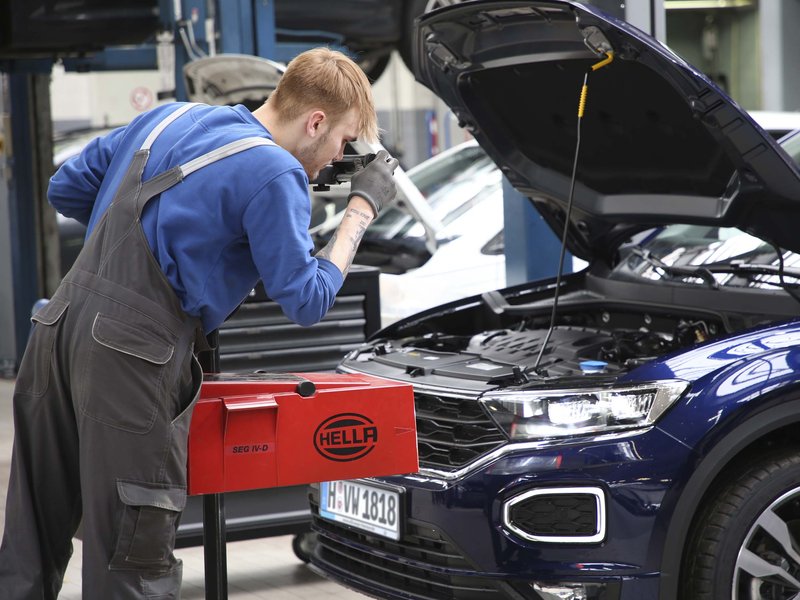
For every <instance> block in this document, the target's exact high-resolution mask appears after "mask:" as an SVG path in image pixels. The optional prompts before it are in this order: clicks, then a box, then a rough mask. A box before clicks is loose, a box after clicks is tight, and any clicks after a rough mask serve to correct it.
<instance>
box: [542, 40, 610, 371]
mask: <svg viewBox="0 0 800 600" xmlns="http://www.w3.org/2000/svg"><path fill="white" fill-rule="evenodd" d="M612 60H614V53H613V52H610V51H609V52H606V56H605V58H603V60H601V61H600V62H597V63H595V64H593V65H592V66H591V68H590V69H589V70H588V71H586V73H584V75H583V86H582V87H581V97H580V100H579V101H578V130H577V140H576V141H575V158H574V159H573V161H572V178H571V180H570V183H569V199H568V200H567V212H566V214H565V215H564V231H563V233H562V235H561V252H560V254H559V256H558V273H557V275H556V289H555V293H554V295H553V309H552V311H551V312H550V326H549V328H548V329H547V335H546V336H545V338H544V341H543V342H542V346H541V348H539V354H538V355H537V357H536V362H535V363H534V365H533V368H532V370H533V371H534V372H536V373H539V364H540V363H541V361H542V356H544V350H545V348H546V347H547V343H548V342H549V341H550V336H551V335H552V334H553V329H554V328H555V324H556V312H557V310H558V296H559V292H560V291H561V276H562V274H563V271H564V255H565V254H566V249H567V233H568V232H569V223H570V216H571V214H572V200H573V196H574V193H575V177H576V173H577V170H578V154H579V152H580V148H581V121H583V111H584V108H585V107H586V95H587V92H588V90H589V86H588V83H587V82H588V80H589V73H591V72H592V71H596V70H597V69H600V68H601V67H605V66H606V65H608V64H610V63H611V61H612Z"/></svg>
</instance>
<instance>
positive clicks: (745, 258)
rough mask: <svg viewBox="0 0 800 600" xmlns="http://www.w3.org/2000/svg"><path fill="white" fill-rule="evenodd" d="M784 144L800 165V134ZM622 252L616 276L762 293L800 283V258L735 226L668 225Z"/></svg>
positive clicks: (789, 138)
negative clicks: (756, 289)
mask: <svg viewBox="0 0 800 600" xmlns="http://www.w3.org/2000/svg"><path fill="white" fill-rule="evenodd" d="M780 143H781V146H782V147H783V149H784V150H785V151H786V152H787V154H789V156H790V157H791V158H792V159H793V160H794V161H795V162H796V163H798V164H800V131H796V132H794V133H792V134H789V135H787V136H786V137H784V138H783V139H782V140H781V142H780ZM624 251H625V252H627V255H626V257H625V259H624V260H623V261H622V262H621V263H620V264H619V265H618V266H617V267H616V268H615V270H614V276H615V277H618V278H630V277H632V276H633V277H639V278H644V279H652V280H663V281H670V282H682V283H688V284H696V285H706V286H709V287H719V286H730V287H750V288H761V289H781V288H783V289H785V288H787V286H790V287H792V288H794V287H795V286H797V285H798V284H800V255H798V254H796V253H794V252H790V251H787V250H781V249H779V248H777V247H776V246H774V245H772V244H770V243H768V242H765V241H764V240H761V239H759V238H757V237H754V236H752V235H749V234H748V233H745V232H744V231H742V230H740V229H737V228H734V227H710V226H701V225H682V224H676V225H670V226H667V227H663V228H658V229H655V230H652V231H650V232H648V233H646V234H644V235H643V236H641V239H640V241H639V242H638V243H636V244H634V245H631V246H628V247H627V248H625V249H624Z"/></svg>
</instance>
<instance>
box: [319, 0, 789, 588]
mask: <svg viewBox="0 0 800 600" xmlns="http://www.w3.org/2000/svg"><path fill="white" fill-rule="evenodd" d="M417 33H418V35H417V48H416V56H415V75H416V77H417V79H418V80H419V81H420V82H422V83H423V84H425V85H426V86H428V87H429V88H431V89H432V90H433V91H434V92H436V94H437V95H439V96H440V97H441V98H442V99H443V100H444V101H445V102H446V103H447V104H448V105H449V106H450V107H451V109H452V110H453V112H454V113H455V114H456V115H457V117H458V119H459V120H460V121H461V123H462V124H463V125H464V126H465V127H466V128H468V129H469V130H470V131H471V132H472V133H473V134H474V135H475V137H476V138H477V140H478V141H479V143H480V144H481V146H482V147H483V148H484V149H485V150H486V152H487V153H488V154H489V155H490V156H491V157H492V158H493V160H494V161H495V162H496V163H497V164H498V165H499V166H500V168H502V170H503V172H504V174H505V176H506V177H507V178H508V180H509V181H510V183H511V184H512V185H513V186H514V187H515V188H516V189H517V190H519V191H520V192H522V194H524V195H525V196H527V197H528V198H530V200H531V202H533V204H534V205H535V206H536V207H537V208H538V211H539V212H540V213H541V215H542V216H543V218H544V219H545V220H546V221H547V222H548V223H549V224H550V225H551V226H552V227H553V229H554V230H555V231H556V233H557V234H558V235H559V237H561V236H562V235H563V239H564V240H565V244H566V247H567V249H568V250H569V252H571V253H572V254H574V255H576V256H578V257H580V258H582V259H584V260H587V261H588V262H589V266H588V268H586V269H585V270H583V271H581V272H579V273H575V274H571V275H568V276H565V277H563V278H553V279H551V280H546V281H535V282H531V283H528V284H524V285H518V286H515V287H511V288H508V289H504V290H501V291H499V292H492V293H487V294H483V295H482V296H474V297H470V298H466V299H464V300H462V301H458V302H454V303H451V304H447V305H444V306H441V307H438V308H436V309H432V310H429V311H426V312H424V313H420V314H417V315H415V316H412V317H410V318H407V319H405V320H403V321H400V322H398V323H396V324H394V325H392V326H390V327H389V328H386V329H384V330H382V331H380V332H379V333H378V334H377V335H376V336H375V337H373V339H372V340H371V342H370V343H368V344H367V345H365V346H363V347H362V348H360V349H358V350H356V351H353V352H352V353H350V354H349V355H348V356H347V358H346V359H345V360H344V361H343V362H342V363H341V365H340V370H341V371H344V372H357V373H367V374H371V375H376V376H380V377H385V378H389V379H393V380H399V381H405V382H410V383H412V384H413V385H414V390H415V397H416V411H417V428H418V440H419V444H418V447H419V457H420V467H421V468H420V471H419V472H418V473H413V474H407V475H398V476H393V477H380V478H374V479H362V480H357V481H350V482H335V483H333V482H326V483H322V484H320V485H319V486H314V487H313V488H312V491H311V504H312V512H313V514H314V521H313V526H314V529H315V531H316V533H317V538H318V543H317V545H316V548H315V551H314V555H313V557H312V566H313V568H314V569H316V570H317V571H318V572H320V573H322V574H324V575H325V576H327V577H329V578H331V579H333V580H335V581H338V582H340V583H342V584H343V585H345V586H348V587H351V588H353V589H356V590H358V591H360V592H363V593H365V594H367V595H370V596H374V597H378V598H396V599H409V600H410V599H414V600H417V599H419V600H422V599H431V600H439V599H442V600H444V599H463V600H484V599H486V600H489V599H498V600H499V599H507V600H512V599H513V600H555V599H561V600H600V599H603V600H623V599H624V600H629V599H632V600H653V599H663V600H672V599H680V600H692V599H712V598H714V599H716V598H726V599H730V598H733V599H737V600H741V599H751V600H754V599H757V598H758V599H760V598H769V599H775V598H782V599H786V598H797V597H800V320H798V315H800V254H798V253H799V252H800V169H799V168H798V164H797V161H798V159H800V134H796V135H793V136H792V135H790V136H788V137H786V138H784V139H783V140H781V142H780V143H776V142H775V141H774V140H773V139H772V138H771V137H770V136H769V135H768V134H766V133H765V132H764V131H763V130H762V129H761V128H760V127H759V126H758V125H757V124H756V123H755V122H754V121H753V120H752V119H751V118H750V117H749V116H748V115H747V114H746V113H745V112H744V111H743V110H741V109H740V108H739V107H738V106H737V105H736V104H735V103H734V102H733V101H732V100H731V99H730V98H729V97H727V96H726V95H725V94H724V93H723V92H722V91H721V90H720V89H718V88H717V87H716V86H715V85H714V84H713V83H712V82H711V81H710V80H709V79H708V78H706V77H705V76H704V75H703V74H701V73H699V72H698V71H697V70H695V69H694V68H693V67H691V66H690V65H688V64H686V63H685V62H684V61H683V60H682V59H680V58H679V57H678V56H676V55H674V54H673V53H672V52H671V51H670V50H669V49H668V48H666V47H665V46H663V45H661V44H660V43H659V42H657V41H655V40H653V39H652V38H650V37H648V36H646V35H645V34H643V33H642V32H640V31H638V30H637V29H635V28H633V27H631V26H630V25H628V24H626V23H622V22H620V21H617V20H615V19H613V18H610V17H607V16H605V15H603V14H602V13H601V12H599V11H598V10H597V9H595V8H592V7H590V6H587V5H584V4H580V3H577V2H568V1H556V0H553V1H533V0H518V1H514V0H482V1H477V2H468V3H463V4H460V5H456V6H453V7H449V8H445V9H443V10H440V11H435V12H432V13H430V14H428V15H426V16H424V17H422V18H421V19H420V21H419V22H418V32H417ZM593 67H594V68H593ZM584 82H585V83H586V85H587V89H588V95H586V96H585V97H584V99H585V102H581V109H580V111H581V113H582V115H583V116H582V118H581V119H580V123H579V121H578V113H579V107H578V105H579V98H580V92H581V89H582V86H583V84H584Z"/></svg>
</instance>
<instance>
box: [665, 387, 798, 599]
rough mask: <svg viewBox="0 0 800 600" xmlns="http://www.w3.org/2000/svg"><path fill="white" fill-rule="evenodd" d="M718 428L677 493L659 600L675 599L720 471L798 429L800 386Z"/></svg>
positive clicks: (700, 449)
mask: <svg viewBox="0 0 800 600" xmlns="http://www.w3.org/2000/svg"><path fill="white" fill-rule="evenodd" d="M760 400H763V401H759V402H749V403H747V404H746V405H745V406H743V407H742V408H741V410H739V411H738V412H736V413H735V414H734V415H732V416H731V417H730V418H728V419H725V420H722V421H718V422H717V423H716V426H715V427H713V428H712V429H711V430H709V431H708V432H707V435H706V436H705V437H704V438H703V439H702V440H701V441H700V443H699V444H698V445H697V446H696V448H695V451H696V453H697V456H698V459H697V463H696V464H695V465H694V467H693V469H692V470H691V472H692V475H691V476H690V477H689V478H688V479H687V481H686V483H685V485H684V486H683V487H682V488H681V489H679V490H677V494H678V496H677V501H676V502H675V505H674V507H673V508H672V510H671V511H669V512H670V519H669V521H668V527H667V529H666V533H665V539H664V542H663V545H662V546H661V547H662V554H661V578H660V588H659V590H660V591H659V598H677V597H678V587H679V582H680V579H679V577H680V567H681V561H682V558H683V551H684V546H685V544H686V539H687V537H688V535H689V534H690V527H691V523H692V519H693V518H694V516H695V513H696V512H697V510H698V508H699V507H700V506H701V503H702V500H703V497H704V496H705V494H706V493H707V492H708V491H709V489H710V488H711V485H712V483H713V481H714V480H715V478H716V477H717V476H718V475H719V474H720V472H721V471H722V470H723V469H724V468H725V467H726V466H728V465H729V464H731V462H732V461H733V460H734V459H735V458H736V457H738V456H740V455H741V453H742V452H743V451H744V450H745V449H746V448H747V447H748V446H751V445H752V444H754V443H756V442H757V441H759V440H762V439H764V438H765V437H767V436H769V435H770V434H771V433H773V432H775V431H777V430H779V429H782V428H785V427H787V426H791V425H798V427H800V385H798V384H795V385H793V386H787V387H784V388H782V389H781V390H780V391H776V392H773V393H769V394H768V395H767V397H764V396H761V397H760Z"/></svg>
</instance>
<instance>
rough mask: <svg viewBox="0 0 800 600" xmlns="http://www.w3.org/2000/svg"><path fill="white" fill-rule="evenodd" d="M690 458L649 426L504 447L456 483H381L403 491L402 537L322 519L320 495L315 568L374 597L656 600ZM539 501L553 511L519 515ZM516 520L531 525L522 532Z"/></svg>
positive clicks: (314, 498) (420, 478)
mask: <svg viewBox="0 0 800 600" xmlns="http://www.w3.org/2000/svg"><path fill="white" fill-rule="evenodd" d="M689 454H690V453H689V451H688V449H687V448H686V447H685V446H683V445H680V444H678V443H677V442H675V441H674V440H673V439H672V438H671V437H669V436H667V435H664V434H663V433H661V432H660V431H659V430H658V429H657V428H652V429H650V430H647V431H643V432H639V433H637V434H634V435H630V434H628V435H619V436H605V437H596V438H591V439H586V438H585V439H583V440H581V441H579V442H578V443H576V441H575V440H571V441H570V442H560V443H552V444H549V445H542V444H536V445H527V446H526V445H525V444H515V445H508V446H506V448H505V449H504V451H503V452H501V453H499V456H498V457H497V458H496V459H494V460H493V461H491V462H488V463H485V462H482V461H479V464H480V465H481V466H480V467H479V468H476V469H475V470H472V471H470V470H468V469H467V470H466V471H461V472H460V473H459V476H458V477H457V478H455V479H451V480H447V479H444V478H439V477H432V476H426V475H425V473H424V472H423V473H420V474H415V475H407V476H398V477H388V478H381V479H380V480H381V481H384V482H387V483H390V484H393V485H395V486H401V487H402V489H403V490H404V492H403V496H404V498H403V507H404V517H405V522H404V528H403V531H402V537H401V539H400V540H399V541H394V540H390V539H384V538H381V537H379V536H375V535H372V534H370V533H367V532H362V531H359V530H358V529H355V528H353V527H350V526H347V525H342V524H340V523H333V522H330V521H328V520H325V519H323V518H321V517H320V516H319V490H318V488H312V490H311V506H312V514H313V527H314V529H315V530H316V531H317V533H318V539H319V544H318V545H317V548H316V551H315V555H314V556H313V558H312V564H313V566H314V567H315V569H316V570H317V571H318V572H320V573H322V574H323V575H325V576H327V577H329V578H332V579H334V580H336V581H338V582H340V583H342V584H343V585H345V586H347V587H350V588H353V589H356V590H358V591H360V592H362V593H365V594H368V595H370V596H374V597H378V598H397V599H401V598H402V599H411V598H413V599H417V600H421V599H426V600H434V599H464V600H483V599H487V600H488V599H490V598H492V599H494V598H497V599H501V598H508V599H512V598H513V599H515V600H521V599H529V600H549V598H556V597H563V598H569V597H570V596H569V595H564V596H556V595H548V594H549V593H551V592H548V591H547V590H551V591H552V590H555V592H554V593H558V592H559V590H561V591H563V590H568V589H570V588H569V586H573V585H575V586H579V587H581V589H579V590H578V591H577V592H576V594H575V595H574V596H573V597H574V598H575V599H576V600H578V599H581V600H582V599H584V598H585V599H586V600H591V599H592V598H598V599H600V598H603V599H604V600H611V599H615V600H623V599H627V598H657V597H658V569H659V565H660V562H661V552H660V548H661V540H662V539H663V536H664V534H665V531H666V527H667V526H668V524H669V516H670V514H671V507H672V505H673V504H674V499H672V495H674V494H671V493H670V491H671V490H672V489H675V488H676V487H678V488H679V487H680V486H679V485H678V486H676V483H679V482H680V481H681V480H682V479H684V478H685V477H686V476H687V465H688V464H689V462H690V455H689ZM664 457H668V458H667V459H665V458H664ZM367 481H368V480H367ZM571 491H575V494H571V493H570V492H571ZM581 495H583V496H585V498H584V500H585V499H586V498H592V497H596V498H597V506H600V505H601V504H602V514H598V515H597V516H596V518H597V522H596V523H591V522H590V521H591V515H590V513H591V510H588V511H587V510H583V509H584V508H586V502H584V505H583V507H582V506H581V503H580V502H577V501H576V499H577V498H579V497H581ZM542 498H553V499H555V503H554V506H553V508H552V511H551V512H550V513H548V508H547V503H546V502H545V503H541V502H539V503H535V502H534V503H533V504H531V505H530V506H529V507H525V508H531V510H523V511H516V512H515V510H514V507H517V508H519V507H520V506H524V505H523V503H525V502H528V501H531V500H533V501H538V500H539V499H542ZM561 499H567V500H568V501H567V502H566V503H564V502H560V501H561ZM590 506H591V505H590ZM515 519H522V520H523V521H524V525H523V526H521V527H516V526H515V525H517V523H516V522H515V521H514V520H515ZM548 528H549V529H548ZM593 528H594V529H593ZM595 529H596V530H595ZM599 531H602V535H599V534H598V532H599ZM543 532H544V535H540V534H542V533H543ZM576 589H577V588H576Z"/></svg>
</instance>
